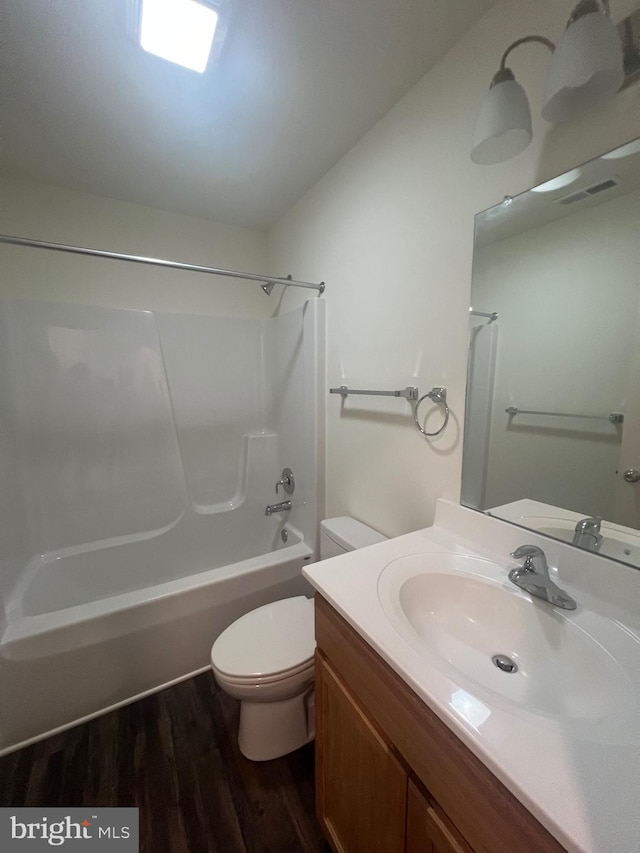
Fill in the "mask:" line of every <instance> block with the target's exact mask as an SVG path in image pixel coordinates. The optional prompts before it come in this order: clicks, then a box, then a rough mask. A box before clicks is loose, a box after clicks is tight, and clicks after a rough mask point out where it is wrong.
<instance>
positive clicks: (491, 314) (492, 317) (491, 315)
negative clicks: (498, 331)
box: [469, 308, 498, 322]
mask: <svg viewBox="0 0 640 853" xmlns="http://www.w3.org/2000/svg"><path fill="white" fill-rule="evenodd" d="M469 315H470V316H471V317H488V318H489V320H491V322H493V321H494V320H497V319H498V312H497V311H491V312H489V311H474V310H473V308H469Z"/></svg>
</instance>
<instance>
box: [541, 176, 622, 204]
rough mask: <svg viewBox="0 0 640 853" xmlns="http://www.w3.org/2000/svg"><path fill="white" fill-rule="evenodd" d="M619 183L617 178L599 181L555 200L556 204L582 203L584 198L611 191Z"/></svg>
mask: <svg viewBox="0 0 640 853" xmlns="http://www.w3.org/2000/svg"><path fill="white" fill-rule="evenodd" d="M619 183H620V180H619V179H618V178H607V180H606V181H600V182H599V183H597V184H592V185H591V186H590V187H585V188H584V189H583V190H578V192H576V193H571V195H565V196H563V197H562V198H558V199H555V200H556V201H557V203H558V204H575V203H576V202H577V201H583V199H585V198H590V197H591V196H594V195H598V193H602V192H605V191H606V190H612V189H613V188H614V187H617V186H618V184H619Z"/></svg>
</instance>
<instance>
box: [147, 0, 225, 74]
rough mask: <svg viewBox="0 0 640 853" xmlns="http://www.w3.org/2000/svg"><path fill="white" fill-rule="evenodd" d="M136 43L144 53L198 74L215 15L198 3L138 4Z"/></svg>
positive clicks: (204, 61) (205, 59) (190, 0)
mask: <svg viewBox="0 0 640 853" xmlns="http://www.w3.org/2000/svg"><path fill="white" fill-rule="evenodd" d="M139 20H140V27H139V39H140V45H141V47H142V48H143V49H144V50H146V51H147V53H153V54H154V55H155V56H159V57H161V58H162V59H166V60H168V61H169V62H173V63H175V64H176V65H181V66H183V67H184V68H189V69H190V70H192V71H198V72H200V73H202V72H203V71H204V70H205V69H206V67H207V63H208V62H209V56H210V54H211V48H212V46H213V44H214V37H215V35H216V31H217V30H218V23H219V21H218V12H217V11H216V9H214V8H213V6H212V5H209V4H208V3H204V2H199V0H141V9H140V19H139Z"/></svg>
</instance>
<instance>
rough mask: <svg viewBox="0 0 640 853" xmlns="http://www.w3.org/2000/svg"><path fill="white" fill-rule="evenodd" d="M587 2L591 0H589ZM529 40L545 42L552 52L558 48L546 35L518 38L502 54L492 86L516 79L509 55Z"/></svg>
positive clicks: (539, 42)
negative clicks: (509, 61)
mask: <svg viewBox="0 0 640 853" xmlns="http://www.w3.org/2000/svg"><path fill="white" fill-rule="evenodd" d="M587 2H591V0H587ZM527 42H537V43H538V44H543V45H544V46H545V47H548V48H549V50H550V51H551V53H553V51H554V50H555V49H556V46H555V44H554V43H553V42H552V41H551V40H550V39H548V38H545V37H544V36H524V38H521V39H518V40H517V41H514V42H513V44H510V45H509V47H508V48H507V49H506V50H505V52H504V53H503V54H502V59H501V60H500V68H499V69H498V71H496V73H495V75H494V77H493V80H492V81H491V88H493V87H494V86H496V85H497V84H498V83H504V81H505V80H514V79H515V78H514V76H513V71H512V70H511V69H510V68H507V57H508V56H509V54H510V53H511V51H512V50H515V48H516V47H520V45H521V44H527Z"/></svg>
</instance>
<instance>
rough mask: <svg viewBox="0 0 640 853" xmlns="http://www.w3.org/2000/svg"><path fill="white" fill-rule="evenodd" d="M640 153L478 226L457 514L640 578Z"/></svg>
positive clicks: (565, 179)
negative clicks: (470, 513) (553, 542)
mask: <svg viewBox="0 0 640 853" xmlns="http://www.w3.org/2000/svg"><path fill="white" fill-rule="evenodd" d="M639 234H640V140H636V141H634V142H630V143H628V144H626V145H624V146H622V147H621V148H618V149H616V150H614V151H611V152H608V153H606V154H604V155H602V156H601V157H598V158H597V159H595V160H592V161H591V162H589V163H585V164H583V165H581V166H578V167H576V168H575V169H572V170H571V171H570V172H567V173H566V174H565V175H561V176H559V177H558V178H555V179H553V180H552V181H548V182H546V183H544V184H542V185H540V186H538V187H535V188H533V189H532V190H529V191H528V192H525V193H522V194H521V195H519V196H516V197H514V198H509V197H507V198H505V200H504V201H503V202H502V203H501V204H498V205H496V206H495V207H492V208H490V209H489V210H485V211H483V212H482V213H479V214H478V215H477V217H476V232H475V245H474V260H473V280H472V288H471V305H472V308H471V309H470V320H471V324H470V325H471V332H470V346H469V364H468V375H467V407H466V423H465V443H464V453H463V470H462V503H463V504H464V505H465V506H468V507H472V508H474V509H478V510H481V511H482V512H486V513H488V514H490V515H493V516H496V517H498V518H502V519H505V520H507V521H511V522H513V523H515V524H518V525H520V526H522V527H526V528H528V529H531V530H535V531H537V532H538V533H543V534H545V535H547V536H551V537H553V538H556V539H560V540H562V541H565V542H569V543H572V544H574V545H576V546H577V547H582V548H586V549H587V550H590V551H594V552H596V553H598V554H601V555H603V556H606V557H609V558H612V559H615V560H619V561H621V562H624V563H628V564H630V565H633V566H636V567H639V568H640V383H639V382H638V376H640V239H639V236H638V235H639Z"/></svg>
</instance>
